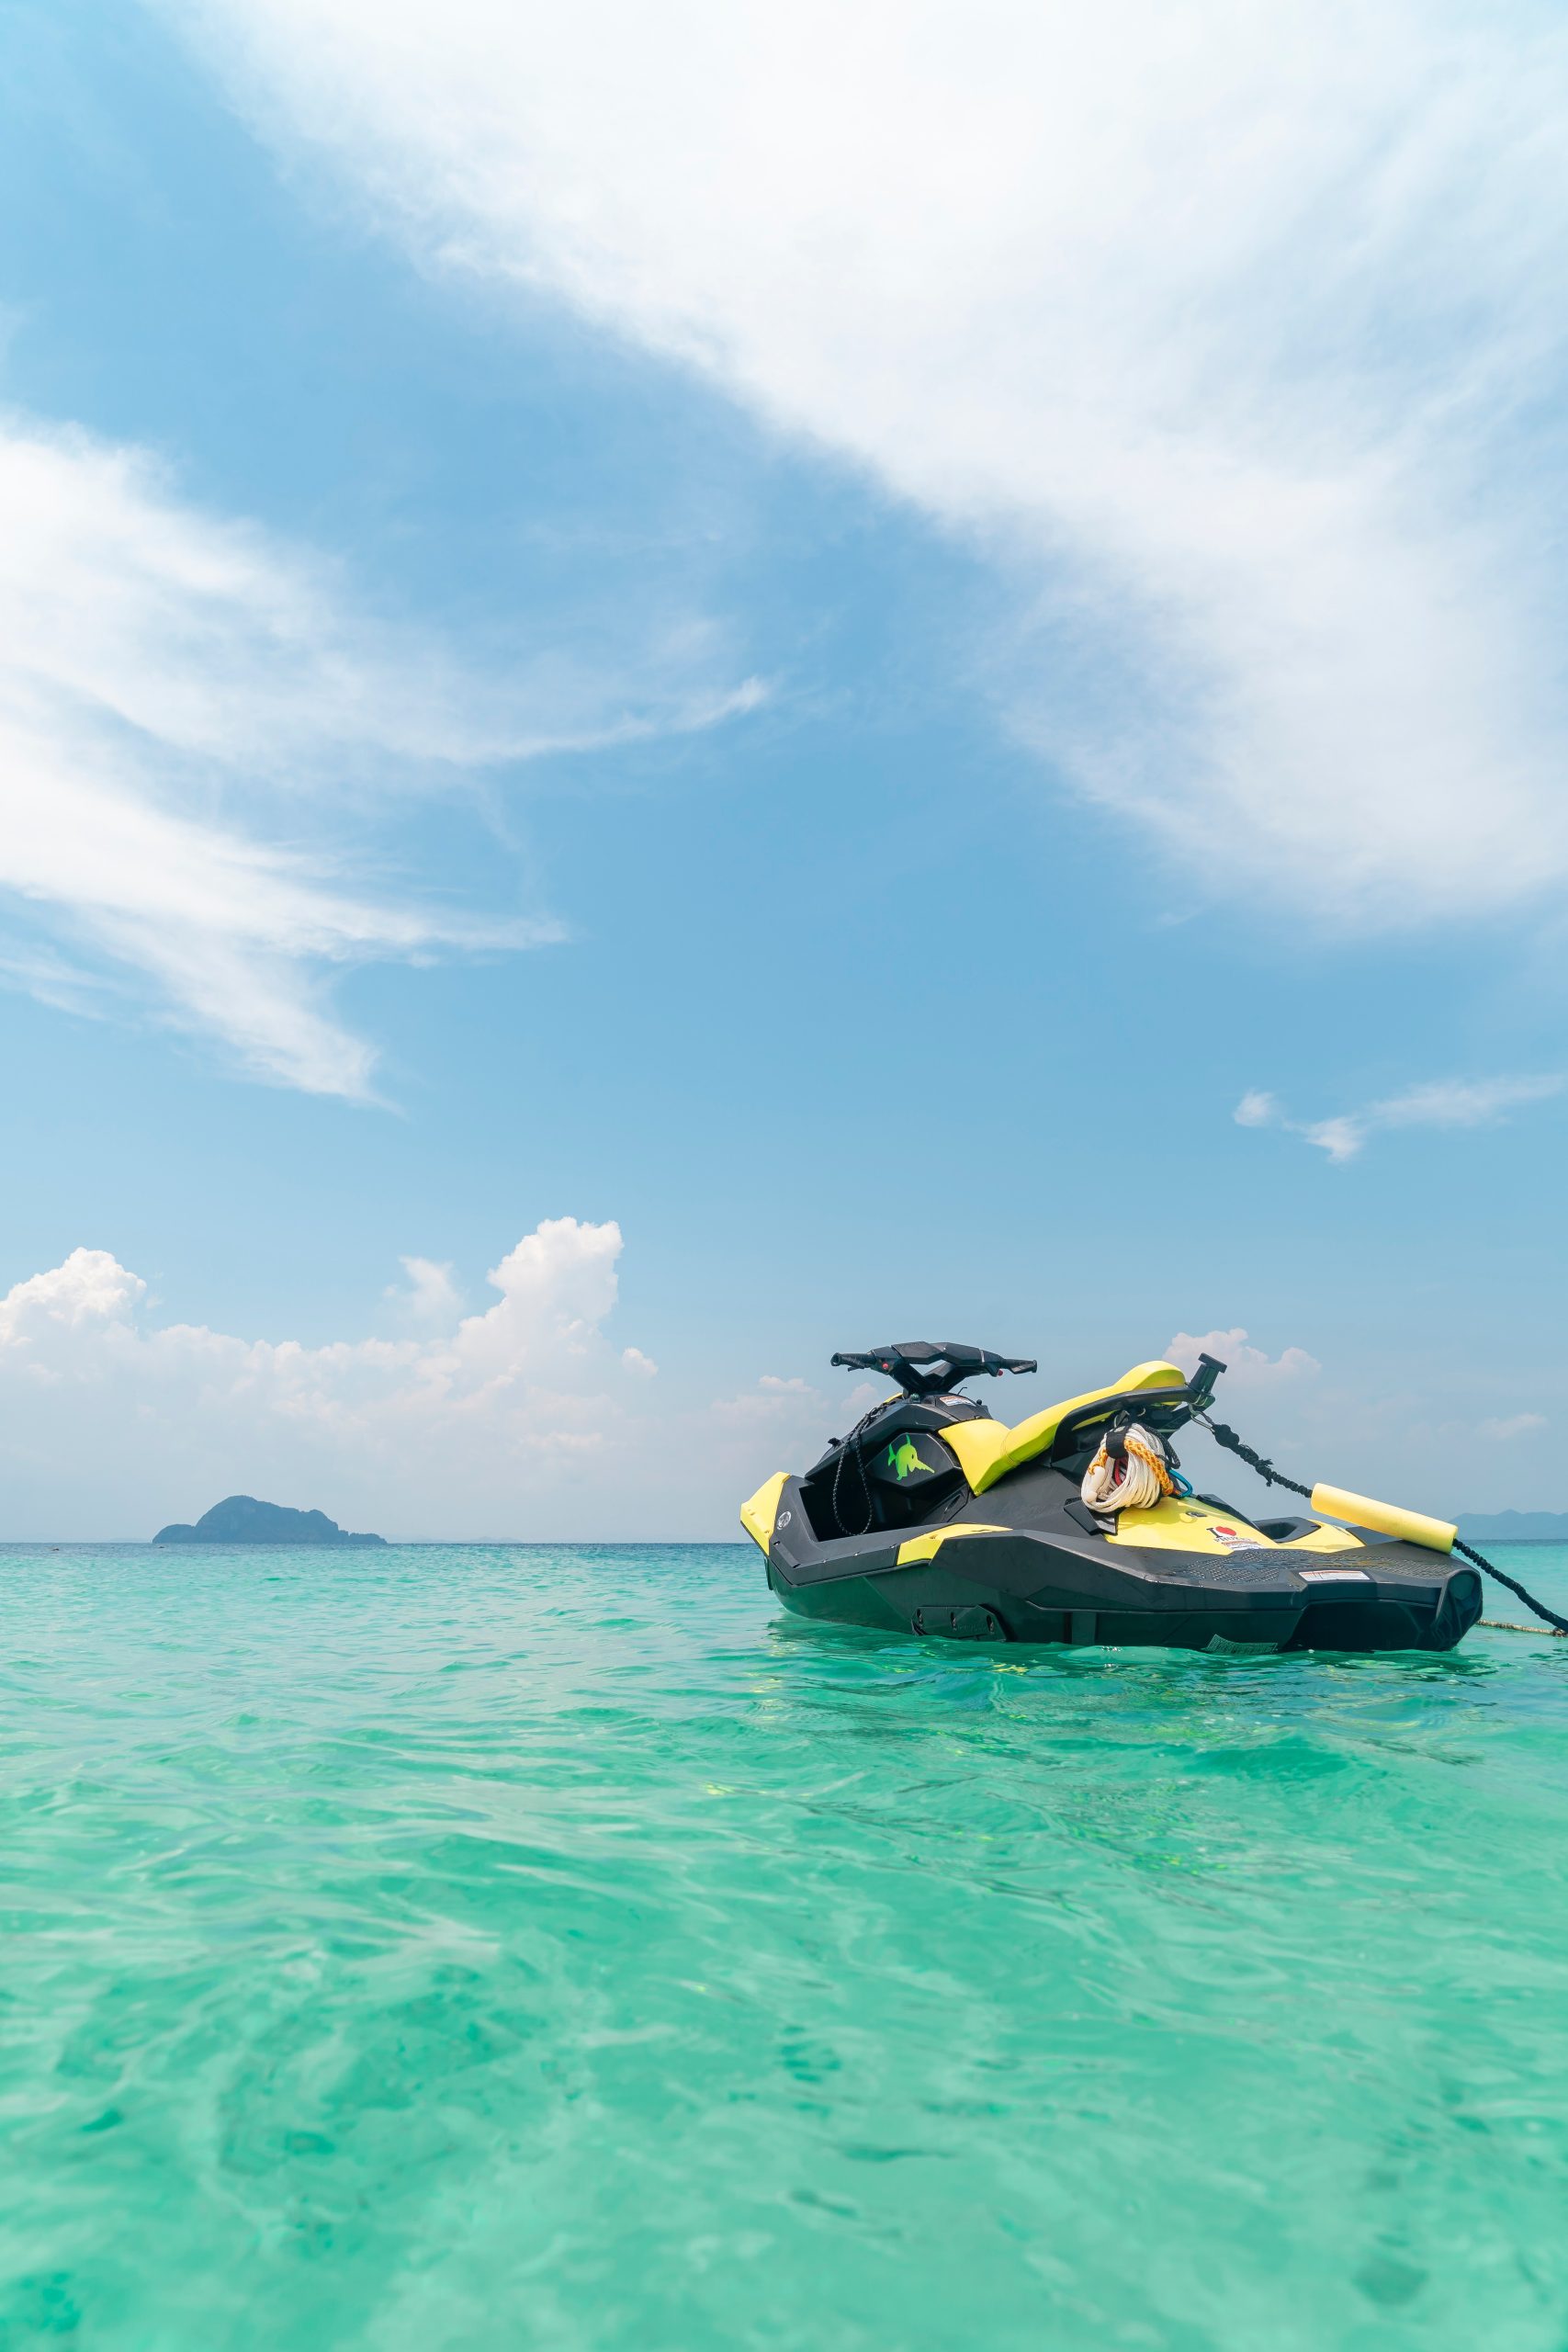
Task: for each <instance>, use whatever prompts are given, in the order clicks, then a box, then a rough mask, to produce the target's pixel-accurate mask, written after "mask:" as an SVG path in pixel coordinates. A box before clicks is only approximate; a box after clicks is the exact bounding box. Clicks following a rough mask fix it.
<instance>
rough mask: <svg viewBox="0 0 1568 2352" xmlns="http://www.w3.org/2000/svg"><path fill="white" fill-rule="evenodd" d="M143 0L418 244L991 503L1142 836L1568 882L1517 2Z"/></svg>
mask: <svg viewBox="0 0 1568 2352" xmlns="http://www.w3.org/2000/svg"><path fill="white" fill-rule="evenodd" d="M164 6H165V9H166V11H167V12H168V13H169V14H170V15H171V16H172V17H173V18H174V19H175V21H176V22H177V23H179V24H180V25H182V26H184V27H185V28H186V29H187V30H188V32H189V33H190V36H191V38H192V39H193V40H194V41H195V42H196V43H197V46H198V47H199V49H200V50H201V51H202V52H203V53H204V54H205V55H206V56H207V57H208V58H209V59H210V60H211V61H213V62H214V63H215V65H216V67H217V70H218V71H219V73H220V74H221V76H222V77H223V80H224V82H225V85H226V87H227V88H228V90H229V91H230V93H231V96H232V97H233V100H234V102H235V104H236V105H237V107H239V108H240V109H241V110H242V111H243V113H244V115H245V116H246V117H247V118H248V119H250V120H251V121H252V122H253V123H254V124H255V125H257V126H258V128H259V129H260V130H261V131H262V133H263V135H264V136H265V137H266V138H267V139H269V140H270V141H273V142H275V143H276V144H277V145H278V146H280V147H282V148H284V149H286V150H287V151H288V155H289V158H290V162H291V164H298V162H299V158H300V156H301V155H302V154H304V153H314V154H316V155H317V156H320V157H325V158H326V159H328V162H329V164H330V167H331V169H332V170H333V171H334V172H335V173H337V174H338V175H340V177H341V180H342V182H343V184H344V185H346V186H347V187H351V188H352V189H353V190H354V191H355V195H356V198H357V199H358V201H359V202H360V203H361V204H362V205H363V206H364V208H366V209H367V210H368V211H369V212H370V213H371V214H373V215H374V217H375V218H376V219H377V220H379V221H380V222H381V223H382V224H384V226H385V227H386V228H387V229H388V230H389V232H390V233H391V234H393V235H395V236H396V237H398V238H399V239H400V240H401V241H402V242H403V243H404V244H405V246H406V247H407V249H408V250H409V252H410V253H411V254H412V256H413V257H414V258H415V259H416V260H417V262H418V264H419V265H420V266H422V267H424V268H427V269H431V270H435V271H444V272H448V273H453V274H457V275H460V276H462V277H466V278H468V279H469V280H481V281H484V282H486V283H489V284H490V285H491V286H493V287H494V288H497V289H498V290H499V291H500V293H501V294H502V296H503V297H504V295H505V294H506V292H507V291H508V289H514V288H525V289H526V290H527V291H528V293H529V294H530V295H531V296H534V295H536V294H537V293H538V292H539V291H540V290H545V291H547V292H549V293H551V294H553V295H555V296H556V297H558V299H560V300H564V301H566V302H568V303H570V304H571V305H572V306H574V307H575V308H576V309H577V310H579V311H581V312H582V313H584V314H585V315H586V316H588V317H589V318H591V319H592V320H593V321H595V322H598V323H600V324H601V325H603V326H604V328H605V329H606V330H608V331H609V332H611V333H614V334H617V335H619V336H622V337H625V338H628V339H630V340H632V341H634V342H637V343H638V344H640V345H643V346H644V347H645V348H646V349H647V350H649V352H650V353H652V354H655V355H658V356H660V357H661V358H664V359H666V360H669V361H671V362H673V363H675V364H677V365H680V366H682V367H686V368H692V369H694V370H696V371H699V372H700V373H702V374H703V375H705V377H708V378H710V379H715V380H716V381H717V382H718V383H720V384H721V385H722V386H724V387H725V388H726V389H727V390H728V391H729V392H730V393H731V394H732V395H733V396H734V397H735V398H736V399H737V400H739V401H742V402H744V403H745V404H747V405H748V406H749V407H750V408H751V409H752V410H754V411H755V412H757V413H760V414H761V416H762V417H764V418H765V419H766V420H767V421H768V422H769V423H770V424H774V425H777V426H780V427H783V428H784V429H785V430H786V431H789V432H792V433H794V434H795V435H799V436H801V437H802V438H803V439H804V440H805V441H806V442H807V443H808V444H811V445H815V446H816V447H819V448H822V449H825V450H827V451H829V452H831V453H834V454H835V455H836V456H838V457H839V458H843V459H847V460H849V461H850V462H851V463H852V465H853V466H855V467H857V468H863V469H865V470H866V471H868V472H869V474H870V475H871V476H873V477H874V479H875V480H876V481H879V482H881V483H882V484H883V485H884V486H885V487H886V488H887V489H889V490H890V491H892V492H894V493H895V494H897V496H899V497H901V498H904V499H907V500H908V501H911V502H913V503H915V504H916V505H917V506H919V508H921V509H922V510H923V511H924V512H926V513H927V514H928V515H931V517H932V518H934V519H935V520H936V521H937V522H939V523H940V524H941V525H942V526H945V527H948V528H950V529H953V530H955V531H958V532H960V533H962V534H964V536H965V537H966V538H967V539H968V541H969V543H970V544H971V545H974V546H976V547H979V548H983V549H985V550H987V551H988V552H989V554H990V555H992V556H993V557H994V558H995V560H996V562H997V564H998V568H999V571H1000V572H1001V574H1002V575H1003V576H1005V577H1006V578H1008V579H1009V580H1010V582H1012V583H1013V585H1014V587H1015V589H1016V592H1017V601H1016V608H1017V612H1018V616H1019V630H1020V641H1021V648H1022V649H1023V650H1021V652H1020V654H1019V656H1018V658H1017V660H1016V661H1013V662H1010V663H1009V664H1008V665H1007V667H1008V676H1007V680H1006V684H1005V688H1004V691H1005V695H1006V698H1007V704H1008V707H1009V709H1010V716H1011V719H1012V723H1013V724H1014V725H1015V726H1016V727H1017V728H1018V729H1020V731H1021V732H1022V733H1023V734H1024V735H1025V736H1026V737H1027V738H1028V739H1029V740H1030V741H1032V742H1033V743H1035V744H1036V745H1037V746H1038V748H1039V749H1040V751H1041V752H1042V753H1043V755H1044V756H1045V757H1046V759H1047V760H1048V761H1049V762H1050V763H1051V765H1052V767H1053V768H1054V770H1055V772H1056V773H1058V774H1060V775H1064V776H1065V777H1066V778H1067V779H1068V780H1069V781H1070V782H1071V783H1072V784H1073V785H1074V786H1076V787H1077V790H1078V791H1079V792H1081V793H1083V794H1085V795H1087V796H1089V797H1091V798H1093V799H1096V800H1098V801H1100V802H1101V803H1103V804H1105V805H1106V806H1108V807H1110V808H1111V809H1116V810H1119V811H1122V812H1126V813H1128V814H1131V815H1132V816H1134V817H1135V819H1136V820H1137V822H1136V826H1135V829H1134V831H1133V832H1132V834H1131V835H1130V836H1129V839H1130V841H1131V842H1135V843H1137V844H1139V845H1143V844H1146V843H1148V842H1160V843H1163V845H1164V847H1165V849H1166V850H1167V852H1168V854H1170V855H1172V856H1174V857H1176V858H1178V859H1181V860H1185V861H1189V862H1190V863H1192V864H1194V865H1196V866H1197V867H1198V869H1199V870H1200V871H1201V874H1202V875H1203V877H1204V882H1205V887H1206V888H1209V889H1210V890H1212V891H1213V892H1215V893H1218V894H1221V895H1228V894H1235V893H1237V892H1240V893H1241V894H1243V895H1249V894H1251V893H1254V892H1256V890H1257V889H1258V888H1259V887H1263V888H1267V890H1268V892H1269V904H1270V906H1276V905H1280V904H1286V903H1288V904H1292V905H1294V906H1296V907H1298V908H1303V907H1304V908H1306V909H1308V910H1311V911H1312V912H1313V913H1314V915H1315V917H1316V918H1317V919H1318V920H1320V921H1321V922H1325V923H1331V924H1338V923H1359V924H1363V925H1364V924H1368V923H1377V924H1382V925H1388V926H1395V925H1399V924H1402V923H1407V922H1423V921H1427V920H1429V919H1432V918H1434V917H1437V916H1442V915H1455V914H1458V915H1463V916H1470V915H1474V914H1480V915H1486V914H1495V913H1496V912H1498V911H1499V910H1504V909H1506V908H1511V907H1516V906H1521V905H1526V904H1529V903H1530V902H1532V901H1544V900H1548V899H1561V897H1562V890H1563V888H1564V885H1565V884H1568V801H1565V800H1564V797H1563V796H1562V791H1561V788H1560V782H1559V779H1560V776H1561V773H1562V763H1563V758H1564V753H1565V750H1568V703H1565V699H1564V694H1563V678H1562V664H1561V661H1560V657H1559V653H1558V644H1557V640H1558V634H1559V633H1558V631H1557V629H1556V626H1555V616H1554V607H1555V603H1556V601H1559V600H1560V597H1561V585H1562V583H1561V579H1560V573H1559V569H1558V557H1557V554H1556V552H1555V549H1554V548H1553V546H1552V544H1551V542H1550V539H1549V537H1548V536H1547V535H1545V534H1543V533H1542V531H1541V529H1540V514H1541V512H1542V500H1543V489H1544V488H1545V487H1546V486H1547V485H1549V484H1550V485H1551V487H1553V488H1560V486H1561V478H1562V458H1561V455H1560V452H1559V451H1558V450H1557V448H1556V447H1555V445H1553V444H1551V443H1550V442H1549V441H1547V440H1546V439H1545V438H1544V436H1543V434H1542V431H1541V429H1540V427H1539V425H1536V424H1532V423H1531V419H1532V418H1540V417H1544V416H1546V415H1548V414H1549V413H1551V408H1552V405H1553V402H1554V401H1556V400H1558V399H1559V398H1560V396H1561V392H1562V383H1563V377H1564V374H1565V372H1568V365H1565V357H1564V338H1563V331H1562V314H1561V302H1560V300H1559V295H1558V280H1559V274H1560V272H1559V260H1558V256H1559V254H1560V253H1561V249H1562V239H1563V235H1564V232H1565V231H1568V151H1565V149H1564V147H1563V143H1562V141H1561V139H1560V138H1559V137H1558V136H1557V135H1556V126H1557V124H1558V122H1559V121H1560V119H1561V116H1562V109H1563V106H1564V102H1565V96H1568V30H1565V28H1564V27H1563V26H1562V23H1561V22H1560V21H1558V20H1556V19H1554V18H1552V17H1551V16H1550V15H1549V14H1546V13H1543V12H1540V11H1538V10H1534V9H1531V8H1529V7H1526V6H1518V5H1515V6H1502V7H1483V6H1481V5H1480V0H1459V5H1456V6H1453V7H1450V8H1445V9H1442V10H1438V11H1434V10H1432V9H1429V8H1422V7H1420V6H1417V5H1416V0H1357V5H1354V6H1352V5H1351V4H1350V0H1280V5H1278V6H1274V7H1271V8H1269V9H1268V10H1264V11H1259V10H1258V9H1257V8H1253V7H1248V6H1244V5H1243V0H1201V5H1200V6H1196V7H1191V8H1187V9H1182V10H1179V11H1172V10H1170V9H1168V8H1161V7H1159V6H1156V0H1107V5H1106V6H1102V7H1100V8H1099V9H1097V10H1095V11H1093V12H1086V11H1085V10H1083V9H1081V8H1077V7H1071V6H1066V0H1055V4H1054V5H1046V6H1031V5H1027V4H1026V0H991V4H990V5H987V6H984V7H982V8H981V9H980V10H978V11H976V10H975V9H973V8H965V9H961V8H959V7H957V6H947V7H940V6H939V7H937V8H933V9H926V10H923V11H921V12H919V13H917V14H916V15H914V16H911V15H910V14H909V12H908V10H905V9H900V8H898V7H897V6H894V5H893V0H867V5H865V6H862V7H861V8H859V9H857V10H856V11H855V12H853V14H852V15H851V16H849V17H846V16H845V14H844V12H843V11H842V10H841V9H838V8H834V7H831V6H829V5H828V0H801V5H799V6H795V7H794V8H791V9H789V10H785V11H781V10H779V9H777V8H773V7H769V6H764V5H763V0H678V5H677V6H675V7H674V8H673V10H669V9H667V10H664V11H661V12H659V13H657V14H650V13H649V11H647V10H646V9H638V8H637V7H634V6H632V5H630V0H582V5H581V6H577V7H575V8H572V9H570V10H562V9H559V8H546V7H544V6H541V5H539V0H523V5H520V6H502V5H501V0H450V5H448V6H444V7H443V8H442V9H441V10H440V11H439V12H435V11H433V10H431V9H430V8H429V7H428V6H425V5H423V0H374V5H372V0H164ZM300 184H301V182H300V179H299V175H296V178H295V185H297V186H298V185H300ZM1042 616H1043V626H1044V628H1046V629H1047V631H1048V636H1049V654H1048V659H1046V660H1044V661H1043V662H1042V661H1041V660H1040V658H1039V649H1040V645H1041V642H1042V640H1041V639H1040V638H1039V637H1038V636H1036V635H1032V628H1033V624H1034V623H1035V622H1037V621H1041V620H1042ZM1031 649H1032V650H1031Z"/></svg>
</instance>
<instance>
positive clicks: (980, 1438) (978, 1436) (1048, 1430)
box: [942, 1359, 1187, 1495]
mask: <svg viewBox="0 0 1568 2352" xmlns="http://www.w3.org/2000/svg"><path fill="white" fill-rule="evenodd" d="M1186 1385H1187V1374H1185V1373H1184V1372H1183V1371H1182V1370H1181V1368H1180V1366H1179V1364H1174V1363H1161V1362H1160V1361H1158V1360H1157V1359H1154V1360H1151V1361H1150V1362H1149V1363H1135V1364H1134V1366H1133V1369H1132V1371H1131V1372H1124V1373H1123V1374H1122V1377H1121V1379H1120V1380H1115V1381H1112V1382H1111V1386H1110V1387H1109V1388H1091V1389H1090V1390H1089V1393H1088V1395H1087V1396H1083V1397H1067V1398H1066V1401H1065V1402H1064V1403H1062V1404H1060V1405H1047V1406H1046V1408H1045V1410H1044V1411H1043V1413H1031V1415H1030V1416H1029V1419H1027V1420H1026V1421H1020V1422H1019V1424H1018V1426H1017V1428H1016V1429H1009V1428H1007V1427H1006V1425H1005V1424H1004V1423H1003V1422H1001V1421H954V1422H953V1425H952V1427H951V1428H949V1429H945V1430H943V1431H942V1443H943V1444H944V1445H950V1446H951V1447H952V1448H953V1452H954V1453H956V1454H957V1456H958V1463H959V1467H960V1468H961V1469H962V1471H963V1473H964V1476H965V1478H966V1479H967V1480H968V1481H969V1491H970V1493H971V1494H975V1495H983V1494H984V1493H985V1491H986V1489H987V1487H994V1486H995V1485H996V1483H997V1480H998V1478H1005V1477H1006V1476H1007V1475H1008V1472H1009V1471H1010V1470H1016V1469H1018V1467H1019V1466H1020V1464H1021V1463H1025V1462H1029V1461H1032V1459H1033V1457H1034V1456H1035V1454H1037V1453H1044V1452H1045V1449H1046V1448H1047V1446H1048V1445H1049V1444H1050V1443H1051V1442H1052V1440H1053V1439H1054V1438H1055V1434H1056V1431H1057V1430H1059V1429H1060V1428H1061V1426H1062V1423H1063V1422H1064V1421H1065V1420H1066V1418H1067V1415H1068V1414H1069V1413H1077V1412H1079V1411H1081V1409H1082V1408H1083V1407H1084V1406H1086V1405H1099V1404H1102V1403H1103V1402H1104V1400H1105V1399H1106V1398H1107V1397H1122V1396H1126V1395H1128V1394H1129V1393H1133V1394H1138V1393H1141V1392H1143V1391H1144V1390H1146V1389H1160V1388H1184V1387H1185V1386H1186Z"/></svg>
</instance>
